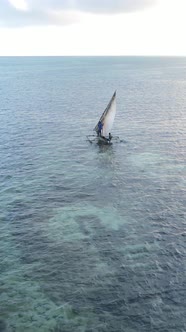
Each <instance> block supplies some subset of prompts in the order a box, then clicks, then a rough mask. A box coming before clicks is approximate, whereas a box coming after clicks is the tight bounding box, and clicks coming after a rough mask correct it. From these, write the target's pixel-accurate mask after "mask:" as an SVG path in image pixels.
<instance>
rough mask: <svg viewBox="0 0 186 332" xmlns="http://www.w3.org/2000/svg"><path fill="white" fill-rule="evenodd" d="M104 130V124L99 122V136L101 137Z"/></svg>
mask: <svg viewBox="0 0 186 332" xmlns="http://www.w3.org/2000/svg"><path fill="white" fill-rule="evenodd" d="M102 129H103V124H102V122H101V121H99V122H98V136H101V133H102Z"/></svg>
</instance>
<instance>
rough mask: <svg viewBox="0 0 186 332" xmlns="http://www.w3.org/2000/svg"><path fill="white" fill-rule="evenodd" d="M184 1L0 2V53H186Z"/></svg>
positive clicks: (25, 0)
mask: <svg viewBox="0 0 186 332" xmlns="http://www.w3.org/2000/svg"><path fill="white" fill-rule="evenodd" d="M185 15H186V0H0V56H7V55H9V56H11V55H12V56H14V55H20V56H27V55H40V56H41V55H46V56H47V55H152V56H153V55H165V56H166V55H168V56H172V55H173V56H174V55H176V56H186V42H185V33H186V19H185Z"/></svg>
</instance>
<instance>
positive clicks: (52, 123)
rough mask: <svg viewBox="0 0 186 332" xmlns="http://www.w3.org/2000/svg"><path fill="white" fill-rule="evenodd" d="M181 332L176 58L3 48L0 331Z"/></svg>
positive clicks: (181, 160)
mask: <svg viewBox="0 0 186 332" xmlns="http://www.w3.org/2000/svg"><path fill="white" fill-rule="evenodd" d="M115 90H117V114H116V119H115V123H114V126H113V130H112V134H113V135H115V136H119V137H120V139H122V140H123V141H122V142H121V143H113V144H112V145H111V146H98V145H96V144H90V143H89V142H88V141H87V138H86V135H89V134H92V133H93V132H92V130H93V128H94V127H95V125H96V123H97V121H98V120H99V117H100V116H101V114H102V112H103V110H104V108H105V107H106V105H107V103H108V102H109V100H110V98H111V96H112V94H113V92H114V91H115ZM185 331H186V58H184V57H183V58H181V57H177V58H176V57H175V58H174V57H1V58H0V332H185Z"/></svg>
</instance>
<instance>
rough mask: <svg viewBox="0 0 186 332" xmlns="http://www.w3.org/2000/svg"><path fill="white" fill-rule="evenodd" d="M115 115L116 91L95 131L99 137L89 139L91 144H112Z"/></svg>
mask: <svg viewBox="0 0 186 332" xmlns="http://www.w3.org/2000/svg"><path fill="white" fill-rule="evenodd" d="M115 115H116V91H115V92H114V94H113V96H112V98H111V99H110V101H109V103H108V105H107V107H106V108H105V110H104V112H103V114H102V115H101V117H100V119H99V121H98V123H97V125H96V126H95V128H94V131H95V132H96V133H97V137H96V138H95V139H94V140H91V139H89V138H88V139H89V141H90V142H91V143H92V142H93V141H95V140H96V141H97V143H98V144H111V140H112V135H111V129H112V126H113V123H114V119H115Z"/></svg>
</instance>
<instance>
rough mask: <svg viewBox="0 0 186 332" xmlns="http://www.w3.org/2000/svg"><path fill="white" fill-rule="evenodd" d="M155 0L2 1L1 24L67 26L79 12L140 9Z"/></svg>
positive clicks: (117, 11) (76, 17)
mask: <svg viewBox="0 0 186 332" xmlns="http://www.w3.org/2000/svg"><path fill="white" fill-rule="evenodd" d="M156 1H157V0H1V2H0V26H30V25H49V24H55V25H67V24H70V23H73V22H75V21H76V20H78V13H79V12H88V13H96V14H117V13H122V12H123V13H127V12H135V11H139V10H143V9H145V8H147V7H149V6H151V5H153V4H154V3H155V2H156Z"/></svg>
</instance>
